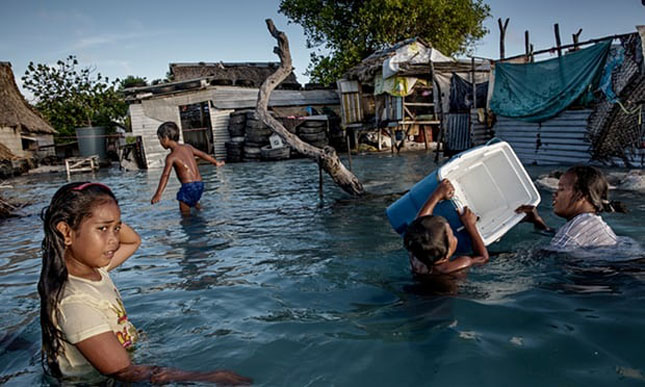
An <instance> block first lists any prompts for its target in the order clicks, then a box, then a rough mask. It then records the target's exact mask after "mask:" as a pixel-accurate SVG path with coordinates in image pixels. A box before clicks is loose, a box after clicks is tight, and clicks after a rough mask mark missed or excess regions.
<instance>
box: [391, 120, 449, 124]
mask: <svg viewBox="0 0 645 387" xmlns="http://www.w3.org/2000/svg"><path fill="white" fill-rule="evenodd" d="M440 123H441V121H439V120H433V121H399V122H398V124H399V125H415V124H416V125H439V124H440Z"/></svg>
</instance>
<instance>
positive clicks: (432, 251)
mask: <svg viewBox="0 0 645 387" xmlns="http://www.w3.org/2000/svg"><path fill="white" fill-rule="evenodd" d="M446 227H448V221H447V220H446V219H445V218H444V217H442V216H438V215H426V216H422V217H419V218H417V219H415V220H414V221H413V222H412V223H410V225H409V226H408V228H407V230H406V232H405V235H404V236H403V245H404V246H405V248H406V249H407V250H408V251H409V252H411V253H412V254H413V255H414V256H415V257H416V258H417V259H418V260H419V261H421V262H423V263H424V264H425V265H426V266H428V268H429V269H432V266H433V265H434V263H435V262H437V261H438V260H440V259H443V258H444V257H445V256H446V255H447V254H448V249H449V247H450V240H449V239H448V233H447V230H446Z"/></svg>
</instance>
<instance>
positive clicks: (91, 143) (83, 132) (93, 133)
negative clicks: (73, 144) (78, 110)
mask: <svg viewBox="0 0 645 387" xmlns="http://www.w3.org/2000/svg"><path fill="white" fill-rule="evenodd" d="M76 138H77V139H78V151H79V153H80V155H81V156H84V157H88V156H93V155H98V156H99V159H100V160H105V159H106V158H107V152H106V150H105V128H103V127H100V126H93V127H87V128H76Z"/></svg>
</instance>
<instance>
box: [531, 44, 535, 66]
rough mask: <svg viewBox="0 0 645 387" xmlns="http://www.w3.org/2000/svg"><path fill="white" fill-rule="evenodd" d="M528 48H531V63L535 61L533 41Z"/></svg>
mask: <svg viewBox="0 0 645 387" xmlns="http://www.w3.org/2000/svg"><path fill="white" fill-rule="evenodd" d="M530 48H531V63H533V62H534V61H535V55H534V54H533V43H531V44H530Z"/></svg>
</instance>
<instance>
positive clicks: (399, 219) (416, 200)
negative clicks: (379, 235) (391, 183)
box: [385, 169, 472, 253]
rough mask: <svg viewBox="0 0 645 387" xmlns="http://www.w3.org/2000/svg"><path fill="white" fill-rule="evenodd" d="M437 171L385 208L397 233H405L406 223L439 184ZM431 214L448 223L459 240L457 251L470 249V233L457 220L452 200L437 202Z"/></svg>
mask: <svg viewBox="0 0 645 387" xmlns="http://www.w3.org/2000/svg"><path fill="white" fill-rule="evenodd" d="M438 172H439V170H438V169H437V170H435V171H434V172H432V173H431V174H429V175H428V176H426V177H425V178H423V180H421V181H419V182H418V183H416V184H415V185H414V186H413V187H412V188H411V189H410V191H408V192H407V193H406V194H405V195H403V196H402V197H400V198H399V200H397V201H396V202H394V203H392V204H391V205H390V206H389V207H388V208H387V209H386V210H385V213H386V214H387V217H388V219H389V220H390V224H391V225H392V227H393V228H394V230H395V231H396V232H398V233H399V234H401V235H403V234H404V233H405V230H407V228H408V225H410V223H412V221H413V220H414V219H415V218H416V217H417V213H418V212H419V210H421V207H423V205H424V204H425V202H426V200H428V197H430V195H431V194H432V192H434V190H435V189H436V188H437V186H438V185H439V182H440V180H439V178H438V176H437V174H438ZM432 214H433V215H440V216H443V217H444V218H446V220H447V221H448V223H449V224H450V227H451V228H452V231H453V232H454V233H455V236H456V237H457V240H458V241H459V243H458V244H457V252H459V253H466V252H469V251H471V250H472V241H471V240H470V235H468V233H467V232H466V230H465V229H464V225H463V223H461V220H459V215H458V213H457V206H456V205H455V203H454V202H453V201H452V200H444V201H441V202H439V203H437V205H436V206H435V208H434V211H433V212H432Z"/></svg>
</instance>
